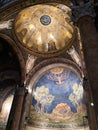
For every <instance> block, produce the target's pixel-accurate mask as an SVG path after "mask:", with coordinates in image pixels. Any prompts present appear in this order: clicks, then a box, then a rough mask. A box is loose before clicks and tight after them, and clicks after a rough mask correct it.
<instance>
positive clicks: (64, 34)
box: [14, 4, 74, 57]
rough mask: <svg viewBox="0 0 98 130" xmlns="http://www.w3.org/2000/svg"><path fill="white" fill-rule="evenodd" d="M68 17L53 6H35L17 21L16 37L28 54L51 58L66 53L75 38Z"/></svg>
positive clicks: (23, 12)
mask: <svg viewBox="0 0 98 130" xmlns="http://www.w3.org/2000/svg"><path fill="white" fill-rule="evenodd" d="M69 21H70V17H69V15H68V14H67V13H66V12H65V11H64V10H62V9H60V8H57V7H54V6H52V5H44V4H43V5H42V4H40V5H35V6H31V7H28V8H25V9H24V10H22V11H21V12H20V13H19V14H18V15H17V16H16V19H15V24H14V34H15V36H16V39H17V40H18V43H19V45H20V46H21V47H22V48H23V49H25V50H26V51H27V52H28V53H30V54H33V55H35V56H41V57H52V56H57V55H59V54H61V53H62V52H64V51H66V50H67V49H68V48H69V47H70V46H71V45H72V42H73V39H74V27H73V26H72V25H71V24H70V22H69Z"/></svg>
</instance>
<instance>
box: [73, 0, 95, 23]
mask: <svg viewBox="0 0 98 130" xmlns="http://www.w3.org/2000/svg"><path fill="white" fill-rule="evenodd" d="M86 15H89V16H91V17H95V11H94V3H93V0H90V1H89V2H87V3H85V4H81V5H79V6H72V20H73V21H74V22H77V21H78V20H79V18H81V17H82V16H86Z"/></svg>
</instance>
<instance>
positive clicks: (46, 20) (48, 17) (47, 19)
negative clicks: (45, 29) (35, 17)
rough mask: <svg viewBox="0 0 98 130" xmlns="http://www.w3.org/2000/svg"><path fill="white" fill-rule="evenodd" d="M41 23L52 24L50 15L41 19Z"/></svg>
mask: <svg viewBox="0 0 98 130" xmlns="http://www.w3.org/2000/svg"><path fill="white" fill-rule="evenodd" d="M40 22H41V23H42V24H43V25H49V24H50V23H51V18H50V16H48V15H43V16H42V17H41V18H40Z"/></svg>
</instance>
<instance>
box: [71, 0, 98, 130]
mask: <svg viewBox="0 0 98 130" xmlns="http://www.w3.org/2000/svg"><path fill="white" fill-rule="evenodd" d="M93 7H94V6H93V3H92V0H91V1H89V2H88V3H86V4H84V5H82V6H74V7H73V13H74V19H75V22H76V24H78V28H79V31H80V36H81V42H82V46H83V54H84V60H85V64H86V70H87V77H86V78H87V81H86V82H89V83H86V87H88V89H87V90H86V92H87V94H86V95H87V99H88V110H89V115H90V116H89V117H90V118H89V125H90V128H91V130H98V125H97V118H98V33H97V32H96V28H95V25H94V16H95V13H94V8H93Z"/></svg>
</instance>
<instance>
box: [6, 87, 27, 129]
mask: <svg viewBox="0 0 98 130" xmlns="http://www.w3.org/2000/svg"><path fill="white" fill-rule="evenodd" d="M24 95H25V88H24V87H18V88H16V92H15V96H14V100H13V104H12V109H11V112H10V116H9V120H8V123H7V127H6V130H8V129H9V130H19V127H20V119H21V114H22V106H23V102H24Z"/></svg>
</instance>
